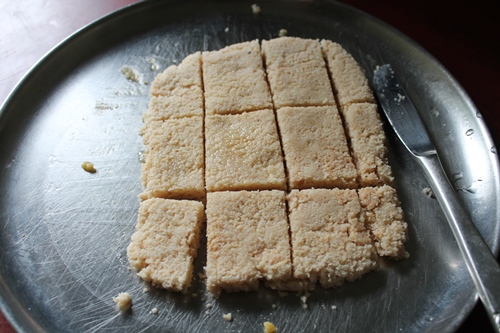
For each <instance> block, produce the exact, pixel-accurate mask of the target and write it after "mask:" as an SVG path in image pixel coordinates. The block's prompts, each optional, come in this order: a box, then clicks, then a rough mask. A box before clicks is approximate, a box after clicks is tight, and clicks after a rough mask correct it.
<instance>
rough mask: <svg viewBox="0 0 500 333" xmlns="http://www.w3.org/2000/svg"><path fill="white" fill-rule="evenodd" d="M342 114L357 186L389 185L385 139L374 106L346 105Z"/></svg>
mask: <svg viewBox="0 0 500 333" xmlns="http://www.w3.org/2000/svg"><path fill="white" fill-rule="evenodd" d="M344 111H345V112H344V121H345V127H346V132H347V135H348V136H349V138H350V140H351V150H352V156H353V159H354V164H355V165H356V168H357V169H358V175H359V184H360V185H361V186H362V187H364V186H377V185H383V184H391V183H392V181H393V177H392V170H391V167H390V165H389V162H388V159H387V146H386V141H387V139H386V136H385V132H384V128H383V126H382V121H381V120H380V115H379V113H378V109H377V105H376V104H371V103H356V104H350V105H349V106H347V108H346V109H345V110H344Z"/></svg>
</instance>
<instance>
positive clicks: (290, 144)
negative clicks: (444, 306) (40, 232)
mask: <svg viewBox="0 0 500 333" xmlns="http://www.w3.org/2000/svg"><path fill="white" fill-rule="evenodd" d="M143 121H144V126H143V128H142V129H141V134H142V136H143V142H144V164H143V165H142V173H141V180H142V184H143V187H144V191H143V192H142V193H141V194H140V198H141V199H142V200H143V201H142V202H141V203H140V207H139V218H138V222H137V226H136V231H135V233H134V234H133V236H132V241H131V243H130V246H129V248H128V255H129V260H130V262H131V264H132V265H133V266H134V267H135V268H136V269H137V270H139V276H140V277H141V278H142V279H144V280H145V281H148V282H150V283H152V284H153V285H155V286H158V287H161V288H165V289H168V290H172V291H180V292H186V290H187V289H188V288H189V285H190V284H191V279H192V272H193V259H194V256H195V255H196V252H197V249H198V246H199V240H200V233H201V230H202V226H203V222H204V216H205V213H206V217H207V228H206V238H207V243H208V244H207V257H206V259H207V260H206V267H205V273H206V283H207V288H208V290H209V291H210V292H211V293H213V294H214V295H216V296H218V295H219V294H220V293H221V292H222V291H226V292H234V291H249V290H255V289H257V288H258V287H259V285H261V284H264V285H266V286H267V287H269V288H272V289H277V290H285V291H295V292H304V291H311V290H313V289H314V288H315V287H316V286H317V285H318V284H319V285H321V286H323V287H325V288H330V287H338V286H341V285H342V284H344V283H345V282H346V281H353V280H356V279H358V278H360V277H361V276H362V275H364V274H366V273H367V272H369V271H371V270H374V269H376V268H377V267H378V258H379V256H384V257H388V258H392V259H396V260H397V259H401V258H405V257H407V256H408V254H407V252H406V251H405V248H404V243H405V241H406V240H407V225H406V223H405V221H404V217H403V212H402V210H401V205H400V203H399V200H398V197H397V194H396V191H395V189H394V187H393V184H392V183H393V176H392V171H391V167H390V166H389V163H388V159H387V146H386V137H385V133H384V130H383V126H382V121H381V119H380V116H379V114H378V109H377V105H376V104H375V99H374V97H373V94H372V92H371V90H370V87H369V85H368V81H367V79H366V77H365V75H364V73H363V70H362V69H361V67H360V66H359V65H358V64H357V62H356V60H355V59H354V57H352V56H351V55H350V54H349V53H348V52H347V51H346V50H345V49H344V48H343V47H342V46H340V45H339V44H337V43H334V42H331V41H326V40H323V41H321V42H319V41H318V40H312V39H301V38H295V37H282V38H277V39H272V40H265V41H262V45H259V42H258V41H256V40H254V41H249V42H244V43H240V44H234V45H230V46H227V47H225V48H222V49H220V50H215V51H205V52H202V53H200V52H196V53H194V54H191V55H189V56H187V57H186V58H185V59H184V60H183V61H182V62H181V63H180V64H179V65H178V66H170V67H168V68H167V69H166V70H165V71H164V72H163V73H161V74H159V75H158V76H157V77H156V78H155V79H154V80H153V82H152V84H151V88H150V101H149V105H148V110H147V111H146V112H145V113H144V115H143ZM198 273H201V272H198Z"/></svg>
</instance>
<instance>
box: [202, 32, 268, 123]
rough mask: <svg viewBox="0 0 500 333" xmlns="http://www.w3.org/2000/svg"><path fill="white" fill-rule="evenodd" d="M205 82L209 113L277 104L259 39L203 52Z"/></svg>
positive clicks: (236, 111) (259, 107) (237, 111)
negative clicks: (267, 74)
mask: <svg viewBox="0 0 500 333" xmlns="http://www.w3.org/2000/svg"><path fill="white" fill-rule="evenodd" d="M203 82H204V88H205V108H206V110H205V111H206V113H207V114H230V113H231V114H234V113H241V112H243V111H254V110H262V109H270V108H272V107H273V104H272V99H271V93H270V91H269V86H268V84H267V80H266V74H265V72H264V67H263V64H262V57H261V54H260V46H259V42H258V41H257V40H255V41H252V42H246V43H240V44H235V45H231V46H228V47H226V48H223V49H221V50H218V51H211V52H203Z"/></svg>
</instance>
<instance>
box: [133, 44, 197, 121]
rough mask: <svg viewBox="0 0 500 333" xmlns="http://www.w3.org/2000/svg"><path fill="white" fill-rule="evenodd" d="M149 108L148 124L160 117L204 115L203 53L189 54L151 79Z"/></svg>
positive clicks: (145, 119) (146, 118)
mask: <svg viewBox="0 0 500 333" xmlns="http://www.w3.org/2000/svg"><path fill="white" fill-rule="evenodd" d="M150 94H151V100H150V102H149V108H148V110H147V111H146V112H145V113H144V115H143V121H144V122H145V123H146V124H147V123H149V122H151V121H156V120H167V119H172V118H183V117H192V116H203V88H202V80H201V53H200V52H197V53H194V54H191V55H189V56H187V57H186V58H185V59H184V60H183V61H182V62H181V63H180V64H179V66H175V65H172V66H170V67H168V68H167V69H166V70H165V71H163V72H162V73H160V74H158V75H157V76H156V78H155V79H154V81H153V82H152V83H151V89H150Z"/></svg>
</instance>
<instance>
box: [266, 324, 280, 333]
mask: <svg viewBox="0 0 500 333" xmlns="http://www.w3.org/2000/svg"><path fill="white" fill-rule="evenodd" d="M264 332H265V333H277V332H278V330H277V329H276V326H274V324H273V323H271V322H270V321H265V322H264Z"/></svg>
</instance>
